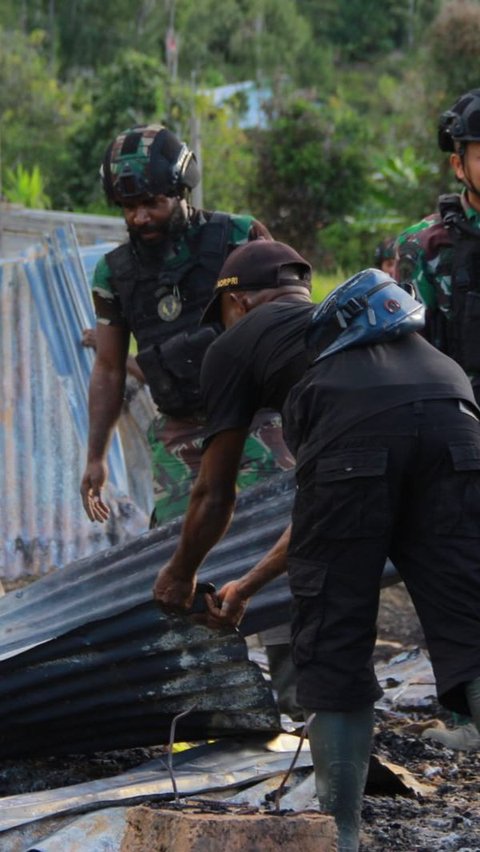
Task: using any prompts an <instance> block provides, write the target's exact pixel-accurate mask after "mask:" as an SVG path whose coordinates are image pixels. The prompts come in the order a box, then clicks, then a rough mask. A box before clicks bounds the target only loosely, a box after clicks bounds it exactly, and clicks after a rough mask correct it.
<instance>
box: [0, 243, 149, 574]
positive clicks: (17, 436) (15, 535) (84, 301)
mask: <svg viewBox="0 0 480 852" xmlns="http://www.w3.org/2000/svg"><path fill="white" fill-rule="evenodd" d="M108 247H109V246H105V245H98V246H92V247H88V248H85V249H82V250H80V249H79V247H78V245H77V241H76V238H75V233H74V230H73V228H72V227H67V228H59V229H57V230H56V231H55V232H54V233H53V234H52V235H51V236H50V237H46V238H45V240H44V241H43V242H42V243H41V244H40V245H38V246H34V247H32V248H31V249H30V250H29V251H28V252H27V253H26V256H25V257H24V258H23V259H17V260H15V261H13V262H3V263H2V262H0V318H1V319H0V358H1V363H2V370H1V376H0V537H1V546H0V576H4V577H7V578H8V579H14V578H16V577H19V576H22V575H25V574H33V575H37V576H38V575H40V574H41V573H43V572H45V571H46V570H48V569H50V568H51V567H52V566H62V565H65V564H66V563H68V562H70V561H72V560H74V559H78V558H79V557H80V556H81V555H87V554H90V553H93V552H96V551H98V550H99V549H102V548H105V547H108V545H109V544H111V543H114V542H121V541H124V540H126V538H128V537H129V536H131V535H132V534H133V535H136V534H138V533H139V532H140V531H141V530H143V529H145V528H146V525H147V516H148V510H149V508H150V505H151V498H149V497H148V495H147V496H146V495H145V490H144V489H143V491H140V492H139V493H138V494H135V493H132V481H131V480H129V479H128V474H127V470H126V465H125V461H124V457H123V451H122V445H121V442H120V440H119V437H118V435H117V436H116V437H115V438H114V440H113V443H112V449H111V453H110V456H109V468H110V479H111V497H109V500H110V499H111V498H113V499H112V504H113V520H112V522H111V523H110V524H109V525H108V526H107V527H106V528H99V527H98V526H97V525H95V526H92V524H91V523H90V521H88V519H87V518H86V516H85V515H84V513H83V510H82V507H81V501H80V497H79V483H80V478H81V475H82V472H83V467H84V461H85V447H86V440H87V428H88V413H87V388H88V382H89V377H90V372H91V367H92V363H93V352H92V350H88V349H85V348H84V347H83V346H82V345H81V343H80V339H81V330H82V328H85V327H88V326H92V325H94V323H95V319H94V314H93V308H92V303H91V298H90V292H89V284H88V280H87V273H86V271H85V269H86V268H87V269H88V272H89V274H91V273H92V270H93V267H94V265H95V262H96V260H97V259H98V258H99V257H100V255H101V254H103V253H104V251H105V250H106V248H108ZM82 253H83V257H82ZM84 261H85V263H84ZM126 428H127V429H129V428H130V426H129V424H128V423H127V424H126ZM135 441H137V443H138V436H136V435H135V434H134V433H132V442H131V444H132V445H133V446H135ZM144 463H145V462H144ZM149 475H150V472H149V460H148V459H147V466H146V469H145V477H143V476H141V475H139V471H138V470H137V476H136V481H137V482H146V483H148V481H149ZM133 487H135V481H134V482H133ZM129 491H130V493H131V498H132V499H131V500H130V501H129V502H130V505H129V507H128V510H129V511H128V513H127V512H124V511H123V505H121V506H120V507H119V508H118V509H116V508H115V504H116V500H117V499H119V500H120V503H122V499H123V498H122V497H121V495H122V494H123V495H126V494H127V493H128V492H129ZM142 500H143V501H145V502H146V501H147V500H149V501H150V502H149V505H148V506H147V505H143V506H142V505H140V503H141V501H142ZM123 502H127V501H126V500H123ZM136 507H138V508H136ZM120 512H122V518H121V523H119V522H118V520H119V518H118V516H119V514H120Z"/></svg>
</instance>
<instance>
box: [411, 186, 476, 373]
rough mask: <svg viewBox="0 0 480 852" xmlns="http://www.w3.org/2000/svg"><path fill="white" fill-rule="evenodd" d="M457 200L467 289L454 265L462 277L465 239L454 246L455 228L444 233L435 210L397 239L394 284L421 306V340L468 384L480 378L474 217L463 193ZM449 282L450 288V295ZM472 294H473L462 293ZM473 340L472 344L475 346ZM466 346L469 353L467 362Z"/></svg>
mask: <svg viewBox="0 0 480 852" xmlns="http://www.w3.org/2000/svg"><path fill="white" fill-rule="evenodd" d="M458 198H459V199H460V203H461V207H462V208H463V212H464V214H465V219H464V220H463V219H462V221H463V222H465V223H466V225H467V226H468V227H469V228H470V229H471V231H472V232H473V233H472V235H471V236H468V238H467V240H468V241H469V245H470V246H471V247H472V248H471V249H469V250H470V251H472V250H473V251H472V254H471V256H470V260H469V263H470V266H469V270H470V271H469V273H468V276H464V279H465V278H466V280H467V285H468V286H466V285H465V283H463V284H460V281H461V276H460V266H459V264H460V263H464V266H463V267H462V273H464V272H465V270H466V268H467V267H466V260H465V258H466V254H465V246H466V245H467V240H465V239H463V237H462V239H461V241H460V243H459V242H458V237H457V236H456V233H457V234H458V229H457V231H456V233H455V229H454V231H453V232H452V230H451V229H448V228H447V227H446V226H445V224H444V222H443V220H442V216H441V214H440V212H439V211H438V212H436V213H433V214H431V215H430V216H427V217H426V218H425V219H422V221H421V222H419V223H417V224H416V225H413V226H412V227H410V228H407V230H406V231H404V232H403V233H402V234H401V235H400V236H399V238H398V240H397V262H396V273H395V275H396V278H397V281H398V282H399V284H400V285H403V286H405V285H406V284H410V285H412V286H413V287H414V289H415V291H416V293H417V296H418V297H419V298H420V299H421V300H422V301H423V302H424V304H425V305H426V307H427V314H426V327H425V337H426V338H427V340H429V341H430V343H432V344H433V345H434V346H436V347H437V348H438V349H441V350H442V351H443V352H446V354H447V355H450V356H451V357H453V358H455V359H456V360H457V361H458V362H459V363H460V364H461V365H462V366H463V367H464V369H466V370H467V372H468V374H469V376H470V378H471V379H472V380H473V379H474V378H476V377H478V376H479V375H480V372H479V370H478V366H479V365H480V317H479V314H480V304H479V303H480V280H479V271H478V270H479V262H480V213H478V212H477V211H475V210H474V209H473V208H472V207H470V206H469V204H468V201H467V196H466V192H465V190H464V191H463V192H462V194H461V195H460V196H458ZM476 231H478V234H479V240H478V247H477V246H476V245H475V244H476V243H477V239H476V236H475V233H476ZM454 243H455V245H454ZM475 254H476V258H475V256H474V255H475ZM454 280H455V282H456V284H455V290H454V293H453V294H452V288H453V281H454ZM477 282H478V283H477ZM472 290H473V291H474V292H467V291H472ZM477 340H478V343H476V342H475V341H477ZM472 346H473V347H474V349H475V352H474V354H473V357H472V353H471V349H472ZM465 349H468V352H466V351H465ZM477 350H478V352H477ZM476 383H477V382H474V384H476Z"/></svg>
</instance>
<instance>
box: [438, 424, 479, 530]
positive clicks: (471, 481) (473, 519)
mask: <svg viewBox="0 0 480 852" xmlns="http://www.w3.org/2000/svg"><path fill="white" fill-rule="evenodd" d="M449 453H450V460H451V469H450V473H449V474H447V475H446V476H445V477H444V479H443V481H442V482H441V484H440V487H439V489H438V490H437V493H436V500H435V512H434V514H435V519H434V529H435V532H436V534H437V535H445V536H452V535H453V536H463V537H465V538H480V440H479V442H478V443H476V442H475V441H472V442H471V443H470V442H469V443H467V442H465V443H461V444H455V443H450V444H449Z"/></svg>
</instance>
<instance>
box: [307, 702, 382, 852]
mask: <svg viewBox="0 0 480 852" xmlns="http://www.w3.org/2000/svg"><path fill="white" fill-rule="evenodd" d="M312 712H314V711H310V712H309V711H308V710H305V717H306V718H308V717H309V715H311V713H312ZM372 734H373V706H369V707H367V708H365V709H363V710H359V711H356V712H353V713H326V712H323V711H317V712H316V713H315V716H314V718H313V720H312V722H311V723H310V726H309V731H308V737H309V741H310V749H311V752H312V758H313V766H314V769H315V783H316V788H317V795H318V801H319V806H320V810H321V811H323V812H325V813H329V814H332V816H334V817H335V822H336V824H337V830H338V852H358V846H359V835H360V816H361V811H362V799H363V791H364V789H365V784H366V780H367V774H368V765H369V761H370V750H371V744H372Z"/></svg>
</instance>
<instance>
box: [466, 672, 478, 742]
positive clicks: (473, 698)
mask: <svg viewBox="0 0 480 852" xmlns="http://www.w3.org/2000/svg"><path fill="white" fill-rule="evenodd" d="M465 695H466V696H467V701H468V706H469V707H470V713H471V714H472V719H473V721H474V722H475V724H476V726H477V730H478V731H479V733H480V677H476V678H475V680H471V681H470V683H467V685H466V687H465Z"/></svg>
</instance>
